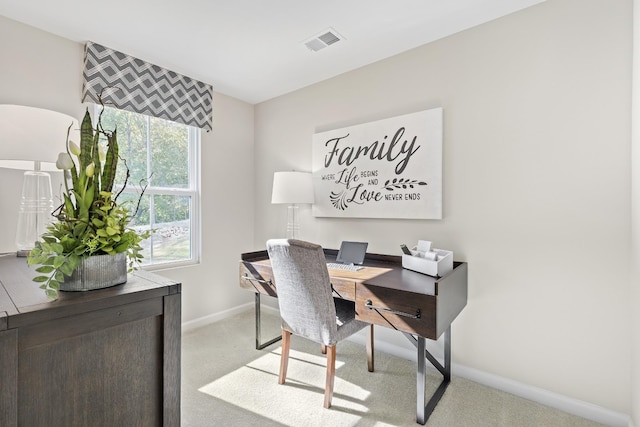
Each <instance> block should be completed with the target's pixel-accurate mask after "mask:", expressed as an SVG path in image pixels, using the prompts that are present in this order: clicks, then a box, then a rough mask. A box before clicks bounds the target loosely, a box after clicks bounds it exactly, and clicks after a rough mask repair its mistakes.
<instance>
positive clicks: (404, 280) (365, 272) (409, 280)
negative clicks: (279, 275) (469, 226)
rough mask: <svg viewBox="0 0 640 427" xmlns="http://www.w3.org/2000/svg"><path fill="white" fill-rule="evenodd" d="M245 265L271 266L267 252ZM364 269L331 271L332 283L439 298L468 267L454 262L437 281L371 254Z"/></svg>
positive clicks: (397, 260) (331, 253)
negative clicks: (448, 281) (445, 285)
mask: <svg viewBox="0 0 640 427" xmlns="http://www.w3.org/2000/svg"><path fill="white" fill-rule="evenodd" d="M324 252H325V256H326V258H327V262H335V257H336V254H337V250H334V249H325V250H324ZM242 261H243V262H251V263H253V264H260V265H264V266H270V265H271V263H270V261H269V255H268V254H267V251H258V252H248V253H244V254H242ZM363 267H364V268H363V269H361V270H358V271H349V270H337V269H329V275H330V276H331V278H332V279H336V278H337V279H343V280H344V279H346V280H353V281H354V282H356V283H363V284H366V285H371V286H380V287H384V288H390V289H399V290H402V291H407V292H415V293H419V294H428V295H436V294H437V289H438V283H439V282H441V281H443V280H445V279H446V278H447V277H448V276H449V275H450V274H452V273H454V272H455V271H456V270H457V269H466V263H464V262H454V266H453V271H452V272H450V273H448V274H447V275H445V276H443V277H433V276H429V275H426V274H422V273H418V272H415V271H411V270H407V269H405V268H403V267H402V257H399V256H393V255H381V254H371V253H367V255H366V256H365V259H364V262H363Z"/></svg>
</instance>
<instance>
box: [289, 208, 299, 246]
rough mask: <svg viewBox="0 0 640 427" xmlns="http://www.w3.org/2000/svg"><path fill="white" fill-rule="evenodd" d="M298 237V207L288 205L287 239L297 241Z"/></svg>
mask: <svg viewBox="0 0 640 427" xmlns="http://www.w3.org/2000/svg"><path fill="white" fill-rule="evenodd" d="M299 236H300V227H299V225H298V206H297V205H289V206H288V208H287V239H298V238H299Z"/></svg>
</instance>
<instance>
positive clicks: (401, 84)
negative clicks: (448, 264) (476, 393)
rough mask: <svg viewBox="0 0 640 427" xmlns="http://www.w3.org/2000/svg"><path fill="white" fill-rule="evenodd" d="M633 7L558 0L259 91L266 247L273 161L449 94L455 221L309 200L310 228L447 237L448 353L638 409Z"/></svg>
mask: <svg viewBox="0 0 640 427" xmlns="http://www.w3.org/2000/svg"><path fill="white" fill-rule="evenodd" d="M631 6H632V1H631V0H620V1H615V2H612V1H609V0H588V1H585V0H549V1H547V2H545V3H542V4H540V5H537V6H534V7H532V8H529V9H526V10H524V11H521V12H518V13H516V14H513V15H510V16H507V17H504V18H502V19H499V20H496V21H493V22H490V23H487V24H485V25H481V26H479V27H476V28H472V29H470V30H467V31H465V32H462V33H459V34H456V35H453V36H451V37H448V38H446V39H443V40H440V41H437V42H434V43H432V44H428V45H425V46H422V47H420V48H417V49H414V50H412V51H409V52H406V53H403V54H400V55H398V56H396V57H393V58H390V59H387V60H384V61H381V62H378V63H376V64H373V65H370V66H367V67H364V68H362V69H358V70H355V71H353V72H350V73H346V74H343V75H340V76H337V77H335V78H332V79H330V80H327V81H324V82H321V83H318V84H315V85H313V86H310V87H307V88H305V89H302V90H299V91H296V92H293V93H290V94H287V95H285V96H281V97H279V98H275V99H273V100H270V101H267V102H264V103H261V104H258V105H257V106H256V113H255V114H256V128H255V134H256V146H255V150H256V159H257V161H256V181H255V185H256V209H257V210H258V211H260V216H259V217H256V223H255V229H256V240H255V245H256V247H259V246H261V245H264V241H265V240H266V239H268V238H271V237H277V236H281V235H282V234H283V232H284V226H285V215H286V213H285V210H284V209H285V208H283V207H282V206H279V205H270V194H271V182H272V176H273V172H274V171H279V170H291V169H297V170H310V167H311V136H312V134H313V133H314V132H317V131H323V130H327V129H332V128H337V127H342V126H346V125H351V124H357V123H362V122H368V121H372V120H376V119H381V118H386V117H391V116H395V115H400V114H404V113H409V112H414V111H419V110H423V109H428V108H432V107H437V106H442V107H443V108H444V135H445V137H444V200H443V202H444V219H443V220H441V221H427V220H393V219H389V220H372V219H357V220H355V219H354V220H350V219H331V218H313V217H312V216H311V214H310V209H309V208H305V209H303V210H302V211H301V216H302V224H301V230H302V231H301V237H302V238H304V239H309V240H313V241H316V242H318V243H321V244H323V245H324V246H327V247H333V248H336V247H337V246H338V245H339V243H340V241H341V240H348V239H362V240H367V241H369V249H370V251H372V252H381V253H395V254H398V253H399V246H398V245H399V244H400V243H411V242H414V241H415V240H416V239H418V238H421V239H429V240H432V241H433V242H434V244H437V246H438V247H443V248H449V249H452V250H453V251H454V253H455V258H456V259H458V260H464V261H467V262H468V263H469V303H468V306H467V307H466V309H465V310H464V312H463V313H462V314H461V316H460V317H459V318H458V319H457V320H456V322H455V323H454V324H453V358H454V362H456V363H458V364H461V365H464V366H467V367H470V368H475V369H478V370H480V371H483V372H487V373H490V374H495V375H499V376H501V377H506V378H509V379H513V380H516V381H520V382H523V383H526V384H529V385H532V386H535V387H540V388H543V389H546V390H549V391H552V392H555V393H559V394H562V395H565V396H569V397H572V398H575V399H580V400H582V401H586V402H591V403H594V404H596V405H600V406H603V407H605V408H609V409H611V410H613V411H619V412H623V413H629V412H630V380H629V372H630V356H629V355H630V350H631V346H630V336H631V327H630V321H631V313H630V306H629V297H630V295H629V276H628V268H627V267H628V262H629V250H628V248H629V245H630V230H631V219H630V212H631V206H630V197H629V194H630V162H629V157H630V115H629V111H630V96H629V93H630V90H631V73H630V70H631V32H632V22H631ZM337 48H339V47H337ZM321 55H322V52H320V53H318V58H314V60H317V61H321V60H322V58H321ZM380 329H381V328H380Z"/></svg>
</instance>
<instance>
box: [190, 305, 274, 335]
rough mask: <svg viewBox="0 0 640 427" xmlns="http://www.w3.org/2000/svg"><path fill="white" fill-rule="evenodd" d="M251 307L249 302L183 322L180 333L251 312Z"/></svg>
mask: <svg viewBox="0 0 640 427" xmlns="http://www.w3.org/2000/svg"><path fill="white" fill-rule="evenodd" d="M253 307H254V303H252V302H249V303H246V304H243V305H239V306H237V307H234V308H231V309H229V310H224V311H221V312H218V313H214V314H210V315H208V316H204V317H199V318H197V319H194V320H190V321H188V322H183V323H182V333H185V332H189V331H193V330H194V329H198V328H201V327H203V326H207V325H210V324H211V323H215V322H218V321H220V320H223V319H226V318H227V317H231V316H235V315H236V314H239V313H242V312H244V311H248V310H251V309H253ZM265 308H266V307H265Z"/></svg>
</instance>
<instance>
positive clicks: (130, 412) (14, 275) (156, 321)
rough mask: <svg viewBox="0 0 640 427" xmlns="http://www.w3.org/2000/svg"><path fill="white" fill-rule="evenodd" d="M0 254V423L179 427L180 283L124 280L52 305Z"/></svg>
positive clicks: (64, 296)
mask: <svg viewBox="0 0 640 427" xmlns="http://www.w3.org/2000/svg"><path fill="white" fill-rule="evenodd" d="M34 273H35V272H34V269H33V268H30V267H28V266H27V265H26V260H25V259H24V258H17V257H15V255H5V256H0V285H1V286H0V426H7V427H9V426H24V427H27V426H28V427H36V426H65V427H69V426H105V427H106V426H109V427H111V426H145V427H146V426H179V425H180V306H181V293H180V284H178V283H175V282H173V281H171V280H168V279H165V278H163V277H161V276H158V275H156V274H153V273H149V272H145V271H136V272H134V273H133V274H129V277H128V280H127V283H125V284H123V285H118V286H114V287H111V288H107V289H101V290H95V291H89V292H61V293H60V298H59V299H58V300H56V301H53V302H50V301H48V300H47V298H46V296H45V295H44V292H43V291H42V290H41V289H39V287H38V284H37V283H34V282H33V281H32V278H33V276H34V275H35V274H34Z"/></svg>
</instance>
